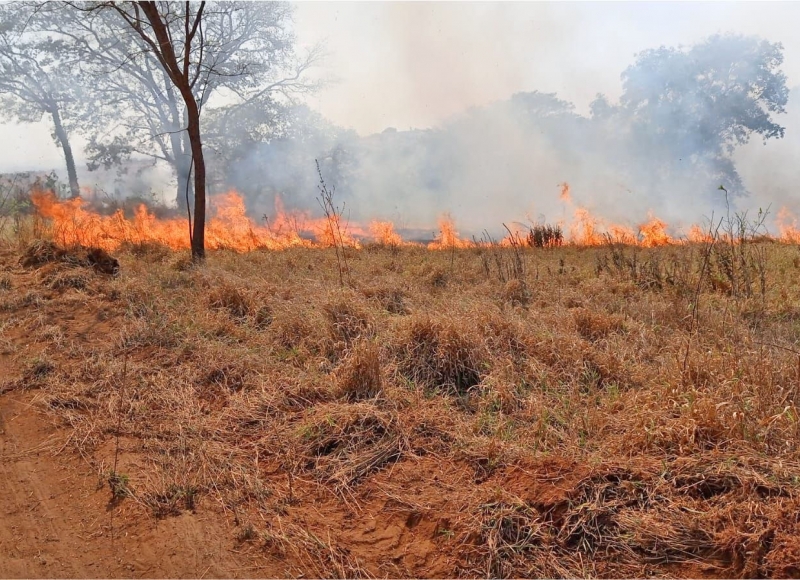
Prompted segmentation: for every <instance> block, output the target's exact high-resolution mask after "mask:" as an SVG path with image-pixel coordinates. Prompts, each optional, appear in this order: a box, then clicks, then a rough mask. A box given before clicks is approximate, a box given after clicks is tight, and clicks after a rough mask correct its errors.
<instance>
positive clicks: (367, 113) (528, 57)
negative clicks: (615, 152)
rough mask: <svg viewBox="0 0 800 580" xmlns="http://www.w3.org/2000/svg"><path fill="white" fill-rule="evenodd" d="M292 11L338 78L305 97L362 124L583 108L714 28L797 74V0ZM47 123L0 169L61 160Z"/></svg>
mask: <svg viewBox="0 0 800 580" xmlns="http://www.w3.org/2000/svg"><path fill="white" fill-rule="evenodd" d="M295 21H296V31H297V35H298V40H299V42H300V45H301V46H310V45H312V44H314V43H316V42H318V41H320V40H325V41H326V45H327V48H328V50H329V52H330V56H329V58H328V60H327V63H326V68H325V70H324V72H325V73H326V74H331V75H335V76H336V77H338V83H337V84H335V85H334V86H332V87H330V88H328V89H327V90H325V91H324V92H323V93H321V94H320V95H318V96H317V97H314V98H313V99H311V100H310V102H309V104H310V105H311V106H312V107H313V108H316V109H317V110H319V111H320V112H321V113H322V114H323V115H325V116H326V117H328V118H329V119H330V120H331V121H333V122H335V123H337V124H340V125H343V126H346V127H351V128H354V129H356V130H357V131H358V132H359V133H362V134H367V133H372V132H377V131H381V130H383V129H385V128H386V127H396V128H398V129H407V128H410V127H416V128H423V127H429V126H432V125H435V124H437V123H438V122H440V121H441V120H443V119H445V118H447V117H448V116H450V115H453V114H457V113H459V112H461V111H463V110H465V109H466V108H468V107H471V106H476V105H484V104H486V103H489V102H491V101H494V100H498V99H504V98H507V97H508V96H510V95H512V94H513V93H516V92H519V91H532V90H539V91H546V92H556V93H558V95H559V96H560V97H561V98H563V99H566V100H569V101H572V102H574V103H575V104H576V105H577V106H578V109H579V111H585V110H586V107H587V105H588V103H589V102H590V101H591V100H592V98H594V96H595V94H596V93H598V92H602V93H605V94H607V95H609V96H610V97H611V98H612V99H613V98H616V97H617V96H618V94H619V92H620V89H621V87H620V73H621V72H622V70H623V69H624V68H625V67H626V66H628V65H629V64H631V63H632V62H633V58H634V55H635V53H637V52H638V51H640V50H644V49H647V48H653V47H657V46H661V45H668V46H674V45H679V44H692V43H694V42H696V41H699V40H701V39H703V38H705V37H707V36H709V35H711V34H714V33H716V32H728V31H734V32H741V33H746V34H758V35H761V36H763V37H765V38H767V39H768V40H771V41H780V42H782V43H783V44H784V47H785V58H786V60H785V63H784V71H785V72H786V74H787V75H788V77H789V86H795V85H797V84H800V35H798V34H797V25H798V22H800V3H785V2H781V3H767V2H757V3H756V2H752V3H748V2H739V3H728V2H715V3H701V2H667V3H665V2H651V3H646V2H624V3H617V2H592V3H580V2H576V3H568V2H559V3H549V2H529V3H516V2H515V3H511V2H507V3H501V2H498V3H482V2H475V3H467V2H447V3H428V2H407V3H400V2H326V3H321V2H302V3H299V4H298V5H297V12H296V18H295ZM49 133H50V124H49V122H48V120H46V119H45V120H44V121H43V122H42V123H39V124H33V125H14V124H6V125H0V171H8V170H20V169H25V168H56V169H59V170H60V169H61V166H62V165H63V162H62V158H61V153H60V151H59V150H58V149H57V148H56V146H55V145H54V144H53V142H52V139H51V138H50V136H49ZM81 147H82V143H81V142H80V141H79V140H78V142H76V143H75V146H74V148H75V149H76V150H77V151H76V152H77V154H78V157H79V158H80V157H81V154H80V151H79V150H80V148H81Z"/></svg>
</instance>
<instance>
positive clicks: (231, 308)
mask: <svg viewBox="0 0 800 580" xmlns="http://www.w3.org/2000/svg"><path fill="white" fill-rule="evenodd" d="M208 305H209V307H211V308H215V309H218V310H225V311H227V312H228V314H229V315H230V316H231V318H233V319H235V320H240V321H241V320H244V319H245V318H247V317H248V316H250V315H251V314H252V313H253V312H254V311H255V308H254V304H253V298H252V296H250V294H249V293H248V292H246V291H244V290H243V289H241V288H239V287H237V286H234V285H233V284H229V283H223V284H221V285H220V286H217V287H214V288H212V289H211V290H210V291H209V293H208Z"/></svg>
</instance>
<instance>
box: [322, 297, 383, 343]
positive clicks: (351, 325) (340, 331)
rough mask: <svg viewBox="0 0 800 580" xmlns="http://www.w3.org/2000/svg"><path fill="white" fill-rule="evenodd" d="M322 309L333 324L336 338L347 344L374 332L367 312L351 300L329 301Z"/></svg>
mask: <svg viewBox="0 0 800 580" xmlns="http://www.w3.org/2000/svg"><path fill="white" fill-rule="evenodd" d="M322 310H323V312H324V313H325V316H326V318H327V319H328V321H329V323H330V324H331V328H332V333H333V336H334V338H335V339H336V340H339V341H341V342H344V343H345V344H351V343H353V341H355V340H356V339H358V338H360V337H367V336H369V334H370V333H371V332H372V324H371V322H370V320H369V317H368V316H367V314H366V313H365V312H364V311H363V310H361V309H360V308H359V307H357V306H356V305H355V304H353V303H352V302H351V301H349V300H345V299H339V300H335V301H332V302H328V303H327V304H325V305H324V306H323V308H322Z"/></svg>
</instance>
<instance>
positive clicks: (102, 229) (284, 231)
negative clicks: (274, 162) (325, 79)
mask: <svg viewBox="0 0 800 580" xmlns="http://www.w3.org/2000/svg"><path fill="white" fill-rule="evenodd" d="M559 187H561V193H560V198H561V199H562V200H563V201H564V202H565V203H566V204H567V205H570V206H572V207H573V214H574V215H573V218H572V221H571V223H570V224H569V226H568V231H569V236H568V238H567V242H568V243H570V244H573V245H576V246H599V245H603V244H606V243H609V242H614V243H622V244H628V245H638V246H642V247H656V246H664V245H668V244H679V243H684V242H690V243H692V242H694V243H699V242H708V241H710V240H711V235H710V233H709V232H708V231H706V230H704V229H703V228H702V227H701V226H699V225H693V226H691V227H690V228H689V230H688V234H687V235H686V237H685V238H678V237H673V236H672V235H671V234H670V233H669V227H668V225H667V223H665V222H664V221H663V220H661V219H659V218H658V217H656V216H654V215H652V214H649V215H648V219H647V221H646V222H644V223H642V224H640V225H639V226H638V227H637V228H635V229H634V228H631V227H628V226H625V225H621V224H613V223H610V224H609V223H606V222H604V221H603V220H602V219H600V218H599V217H596V216H594V215H593V214H592V213H591V212H590V211H589V210H588V209H587V208H585V207H580V206H573V202H572V198H571V195H570V187H569V184H568V183H566V182H565V183H562V184H560V185H559ZM31 200H32V202H33V204H34V205H35V207H36V209H37V211H38V213H39V215H40V216H42V217H44V218H46V219H48V220H49V221H50V225H51V231H52V235H53V238H54V240H55V241H56V242H57V243H59V244H62V245H65V246H70V245H76V244H78V245H83V246H96V247H101V248H103V249H106V250H110V251H111V250H116V249H117V248H118V247H119V246H120V245H121V244H123V243H126V242H129V243H144V242H157V243H161V244H164V245H166V246H168V247H170V248H172V249H175V250H178V249H187V248H189V244H190V241H189V227H188V224H187V220H186V219H185V218H171V219H159V218H157V217H156V216H155V215H153V214H152V213H151V212H150V211H149V210H148V208H147V207H146V206H145V205H140V206H139V207H138V208H136V210H135V211H134V214H133V217H132V218H127V217H126V216H125V214H124V213H123V211H122V210H117V212H115V213H114V214H113V215H109V216H105V215H100V214H98V213H95V212H94V211H91V210H90V208H89V207H88V206H87V204H86V202H85V201H84V200H83V199H81V198H76V199H70V200H59V199H57V198H56V196H55V195H54V194H53V193H52V192H42V191H34V192H33V193H32V194H31ZM209 216H210V218H209V219H208V221H207V223H206V234H205V235H206V247H207V248H208V249H210V250H216V249H232V250H236V251H240V252H246V251H251V250H255V249H272V250H278V249H285V248H292V247H331V246H333V245H334V244H336V245H345V246H350V247H353V248H359V247H360V246H361V242H362V241H363V240H367V239H371V240H374V241H375V242H377V243H380V244H385V245H391V246H399V245H412V244H411V243H410V242H405V241H404V240H403V239H402V237H401V236H400V234H399V233H398V232H397V231H396V230H395V227H394V224H393V223H392V222H390V221H372V222H371V223H369V225H368V226H366V227H362V226H360V225H359V224H351V223H349V222H347V221H346V220H343V219H342V218H341V217H339V216H333V217H332V218H331V219H328V218H324V217H323V218H312V217H311V216H310V215H309V214H308V212H300V211H287V210H286V209H285V208H284V206H283V204H282V203H281V200H280V199H279V198H277V199H276V200H275V215H274V217H272V218H271V219H269V220H267V221H266V223H265V224H264V225H259V224H256V223H254V222H253V220H252V219H250V218H249V217H248V216H247V212H246V207H245V203H244V200H243V199H242V197H241V196H240V195H239V194H238V193H236V192H235V191H230V192H228V193H224V194H219V195H213V196H210V197H209ZM438 222H439V233H438V235H437V236H436V238H435V240H434V241H433V242H431V243H430V244H428V246H427V247H428V248H429V249H431V250H442V249H457V248H470V247H474V246H476V242H473V241H471V240H469V239H465V238H461V237H460V236H459V234H458V232H457V231H456V227H455V224H454V222H453V219H452V218H451V217H450V216H449V215H448V214H444V215H442V216H441V217H440V218H439V220H438ZM776 224H777V227H778V231H779V239H780V240H781V241H784V242H786V243H800V227H798V220H797V218H796V217H795V216H794V215H793V214H792V213H791V212H790V211H789V210H788V209H787V208H785V207H784V208H781V209H780V211H778V213H777V216H776ZM559 226H563V222H559ZM511 228H512V230H511V231H512V232H513V233H510V234H508V235H507V236H506V237H505V239H503V240H501V241H500V244H501V245H503V246H510V245H512V244H514V245H516V244H521V243H523V241H524V240H525V238H526V236H525V235H523V234H522V233H520V232H521V230H520V229H519V227H518V224H515V223H512V225H511ZM512 236H513V239H512ZM481 244H482V243H478V244H477V245H481Z"/></svg>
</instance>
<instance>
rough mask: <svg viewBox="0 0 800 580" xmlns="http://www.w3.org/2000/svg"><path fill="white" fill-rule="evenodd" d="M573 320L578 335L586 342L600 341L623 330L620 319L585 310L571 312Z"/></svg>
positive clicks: (578, 309) (579, 309) (622, 323)
mask: <svg viewBox="0 0 800 580" xmlns="http://www.w3.org/2000/svg"><path fill="white" fill-rule="evenodd" d="M573 318H574V320H575V325H576V327H577V328H578V334H580V335H581V336H582V337H583V338H585V339H586V340H600V339H601V338H605V337H607V336H608V335H610V334H612V333H616V332H622V331H623V330H624V328H625V325H624V322H623V320H622V318H621V317H619V316H616V315H612V314H605V313H602V312H594V311H591V310H588V309H585V308H576V309H575V310H573Z"/></svg>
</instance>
